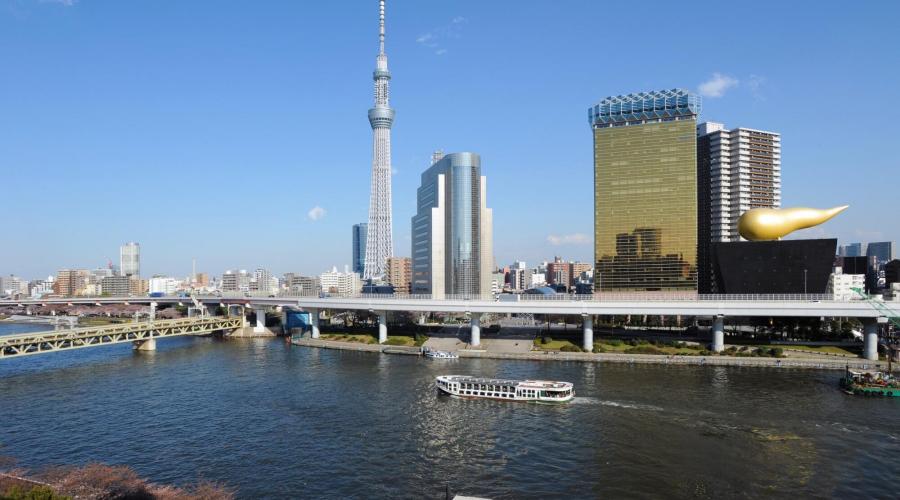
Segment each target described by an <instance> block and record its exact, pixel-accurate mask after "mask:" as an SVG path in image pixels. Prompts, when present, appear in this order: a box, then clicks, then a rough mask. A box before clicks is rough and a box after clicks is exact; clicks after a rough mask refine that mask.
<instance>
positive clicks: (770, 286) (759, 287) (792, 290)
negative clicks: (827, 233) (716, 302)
mask: <svg viewBox="0 0 900 500" xmlns="http://www.w3.org/2000/svg"><path fill="white" fill-rule="evenodd" d="M836 249H837V240H836V239H817V240H782V241H740V242H737V241H735V242H720V243H713V244H712V246H711V258H712V269H713V279H714V281H715V283H714V286H715V289H716V293H724V294H739V293H749V294H802V293H810V294H813V293H816V294H818V293H825V292H826V290H827V288H828V277H829V276H830V275H831V270H832V264H833V263H834V252H835V250H836ZM845 272H846V271H845Z"/></svg>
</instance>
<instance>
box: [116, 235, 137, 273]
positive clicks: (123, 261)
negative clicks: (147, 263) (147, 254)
mask: <svg viewBox="0 0 900 500" xmlns="http://www.w3.org/2000/svg"><path fill="white" fill-rule="evenodd" d="M119 272H120V273H121V274H122V276H140V275H141V246H140V245H139V244H137V243H135V242H133V241H129V242H128V243H126V244H124V245H122V246H121V247H120V248H119Z"/></svg>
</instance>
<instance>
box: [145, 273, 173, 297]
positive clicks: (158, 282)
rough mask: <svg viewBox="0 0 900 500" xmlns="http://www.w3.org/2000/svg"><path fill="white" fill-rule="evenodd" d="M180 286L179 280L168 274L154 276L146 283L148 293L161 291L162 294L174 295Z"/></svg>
mask: <svg viewBox="0 0 900 500" xmlns="http://www.w3.org/2000/svg"><path fill="white" fill-rule="evenodd" d="M180 287H181V281H179V280H177V279H175V278H170V277H168V276H154V277H152V278H150V280H149V281H148V283H147V288H148V293H161V294H163V295H175V292H176V291H177V290H178V289H179V288H180Z"/></svg>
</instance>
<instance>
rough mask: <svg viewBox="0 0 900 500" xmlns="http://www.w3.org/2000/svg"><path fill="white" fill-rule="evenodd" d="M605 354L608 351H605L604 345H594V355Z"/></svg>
mask: <svg viewBox="0 0 900 500" xmlns="http://www.w3.org/2000/svg"><path fill="white" fill-rule="evenodd" d="M604 352H606V349H604V348H603V346H602V345H600V344H594V349H593V353H594V354H600V353H604Z"/></svg>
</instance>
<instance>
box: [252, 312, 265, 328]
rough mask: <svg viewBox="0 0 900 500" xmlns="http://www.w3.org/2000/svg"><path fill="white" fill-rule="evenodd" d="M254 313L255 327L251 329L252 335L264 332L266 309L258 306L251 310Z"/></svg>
mask: <svg viewBox="0 0 900 500" xmlns="http://www.w3.org/2000/svg"><path fill="white" fill-rule="evenodd" d="M253 312H254V313H256V326H254V327H253V333H264V332H265V331H266V308H265V306H258V307H254V308H253Z"/></svg>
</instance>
